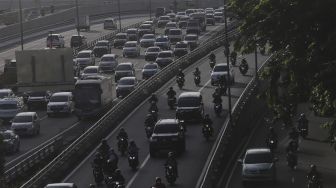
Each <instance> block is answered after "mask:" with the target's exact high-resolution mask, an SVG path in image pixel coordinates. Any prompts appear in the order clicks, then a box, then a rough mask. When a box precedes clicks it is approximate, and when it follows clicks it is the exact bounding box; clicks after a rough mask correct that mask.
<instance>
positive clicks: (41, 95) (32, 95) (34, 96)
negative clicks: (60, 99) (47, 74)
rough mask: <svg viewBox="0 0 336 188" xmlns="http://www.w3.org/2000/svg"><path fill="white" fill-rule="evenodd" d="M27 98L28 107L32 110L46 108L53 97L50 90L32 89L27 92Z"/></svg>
mask: <svg viewBox="0 0 336 188" xmlns="http://www.w3.org/2000/svg"><path fill="white" fill-rule="evenodd" d="M25 95H27V96H28V98H27V108H28V110H32V109H33V108H42V109H45V108H46V107H47V104H48V102H49V99H50V97H51V92H50V91H30V92H26V93H25Z"/></svg>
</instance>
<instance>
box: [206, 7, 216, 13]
mask: <svg viewBox="0 0 336 188" xmlns="http://www.w3.org/2000/svg"><path fill="white" fill-rule="evenodd" d="M204 10H205V12H206V11H214V8H212V7H208V8H205V9H204Z"/></svg>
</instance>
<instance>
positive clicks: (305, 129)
mask: <svg viewBox="0 0 336 188" xmlns="http://www.w3.org/2000/svg"><path fill="white" fill-rule="evenodd" d="M299 131H300V135H301V136H302V138H303V139H306V137H307V135H308V129H307V128H300V130H299Z"/></svg>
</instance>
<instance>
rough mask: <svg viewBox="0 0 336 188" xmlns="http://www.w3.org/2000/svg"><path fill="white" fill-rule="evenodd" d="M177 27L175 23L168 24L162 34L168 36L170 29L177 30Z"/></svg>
mask: <svg viewBox="0 0 336 188" xmlns="http://www.w3.org/2000/svg"><path fill="white" fill-rule="evenodd" d="M177 27H178V25H177V23H176V22H168V23H167V24H166V27H165V31H164V34H165V35H168V33H169V30H170V29H177Z"/></svg>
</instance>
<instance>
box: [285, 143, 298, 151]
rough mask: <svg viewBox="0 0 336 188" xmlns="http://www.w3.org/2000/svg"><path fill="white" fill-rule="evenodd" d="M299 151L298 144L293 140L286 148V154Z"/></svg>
mask: <svg viewBox="0 0 336 188" xmlns="http://www.w3.org/2000/svg"><path fill="white" fill-rule="evenodd" d="M296 151H297V142H296V141H294V140H291V141H290V142H289V143H288V145H287V147H286V152H287V153H288V152H296Z"/></svg>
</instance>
